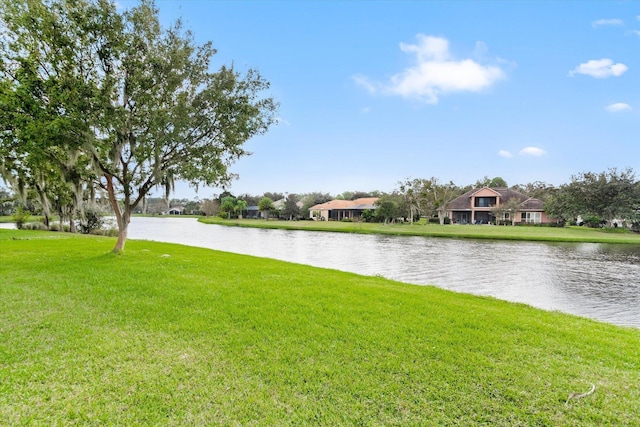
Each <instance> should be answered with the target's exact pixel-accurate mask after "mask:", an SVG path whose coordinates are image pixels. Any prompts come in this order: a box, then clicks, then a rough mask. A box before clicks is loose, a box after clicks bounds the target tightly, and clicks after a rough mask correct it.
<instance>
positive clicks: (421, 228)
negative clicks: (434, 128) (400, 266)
mask: <svg viewBox="0 0 640 427" xmlns="http://www.w3.org/2000/svg"><path fill="white" fill-rule="evenodd" d="M199 221H200V222H203V223H205V224H219V225H229V226H238V227H256V228H285V229H290V230H310V231H334V232H343V233H363V234H391V235H405V236H433V237H455V238H471V239H500V240H529V241H547V242H585V243H586V242H590V243H631V244H640V234H636V233H632V232H631V231H628V230H623V229H594V228H587V227H540V226H516V227H512V226H494V225H439V224H425V223H419V224H418V223H416V224H413V225H411V224H409V223H406V224H387V225H385V224H381V223H363V222H341V221H278V220H268V221H267V220H259V219H229V220H227V219H221V218H218V217H208V218H203V217H201V218H200V220H199Z"/></svg>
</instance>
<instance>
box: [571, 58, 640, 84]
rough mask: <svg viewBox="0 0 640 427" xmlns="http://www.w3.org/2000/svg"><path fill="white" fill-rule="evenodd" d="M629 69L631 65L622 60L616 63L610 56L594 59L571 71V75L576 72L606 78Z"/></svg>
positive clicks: (618, 74)
mask: <svg viewBox="0 0 640 427" xmlns="http://www.w3.org/2000/svg"><path fill="white" fill-rule="evenodd" d="M628 69H629V67H627V66H626V65H624V64H622V63H620V62H618V63H617V64H614V63H613V61H612V60H611V59H609V58H602V59H592V60H590V61H588V62H585V63H584V64H580V65H578V66H577V67H576V68H574V69H573V70H572V71H569V76H571V77H573V76H574V75H575V74H584V75H587V76H591V77H593V78H596V79H605V78H607V77H611V76H615V77H618V76H621V75H622V74H624V73H625V71H627V70H628Z"/></svg>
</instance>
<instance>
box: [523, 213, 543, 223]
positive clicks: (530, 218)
mask: <svg viewBox="0 0 640 427" xmlns="http://www.w3.org/2000/svg"><path fill="white" fill-rule="evenodd" d="M520 220H521V221H522V222H526V223H529V224H540V223H541V222H542V212H522V213H521V214H520Z"/></svg>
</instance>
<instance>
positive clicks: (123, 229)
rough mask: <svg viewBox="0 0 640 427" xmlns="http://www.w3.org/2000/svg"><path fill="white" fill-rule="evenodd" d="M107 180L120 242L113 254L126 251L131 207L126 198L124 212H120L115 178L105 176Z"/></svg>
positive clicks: (117, 243)
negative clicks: (114, 182) (125, 245)
mask: <svg viewBox="0 0 640 427" xmlns="http://www.w3.org/2000/svg"><path fill="white" fill-rule="evenodd" d="M104 176H105V178H106V179H107V194H108V195H109V203H111V207H112V208H113V212H114V214H115V216H116V222H117V223H118V240H117V241H116V245H115V247H114V248H113V250H112V252H115V253H120V252H122V251H123V250H124V244H125V243H126V241H127V233H128V230H129V222H131V211H130V206H129V200H128V197H125V201H124V207H123V210H120V205H118V200H117V199H116V192H115V188H114V186H113V176H111V175H108V174H105V175H104Z"/></svg>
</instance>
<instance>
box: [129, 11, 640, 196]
mask: <svg viewBox="0 0 640 427" xmlns="http://www.w3.org/2000/svg"><path fill="white" fill-rule="evenodd" d="M119 3H120V4H122V5H123V6H125V7H126V6H129V5H130V4H133V3H134V2H132V1H128V0H121V1H120V2H119ZM157 5H158V7H159V9H160V14H161V18H162V20H163V22H165V23H166V24H168V23H170V22H172V21H174V20H175V19H176V18H178V17H182V19H183V20H184V22H185V24H186V26H187V28H189V29H191V30H192V31H193V33H194V35H195V37H196V39H197V40H198V41H201V42H204V41H207V40H211V41H213V43H214V46H215V47H216V48H217V49H218V54H217V55H216V57H215V58H214V63H215V64H216V66H218V65H221V64H230V63H231V62H233V63H234V64H235V66H236V68H237V69H238V70H246V69H247V68H249V67H253V68H257V69H258V70H259V71H260V73H261V74H262V75H263V77H265V78H266V79H267V80H269V81H270V82H271V90H270V95H272V96H273V97H275V98H276V100H277V101H278V102H279V103H280V110H279V124H278V125H277V126H274V127H273V128H272V129H271V130H270V131H269V132H268V133H267V134H266V135H264V136H260V137H257V138H255V139H253V140H251V141H249V142H248V143H247V144H246V147H247V149H249V150H250V151H251V152H252V153H253V154H252V155H251V156H249V157H246V158H243V159H241V160H239V161H238V162H237V163H236V164H235V165H234V166H233V167H232V171H233V172H234V173H237V174H239V177H240V178H239V179H238V180H237V181H234V183H233V184H232V185H231V187H230V190H231V191H232V192H233V193H234V194H242V193H250V194H256V195H259V194H262V193H264V192H266V191H271V192H283V193H284V192H288V193H306V192H311V191H321V192H328V193H331V194H333V195H336V194H339V193H342V192H344V191H354V190H361V191H368V190H381V191H392V190H393V189H394V188H396V187H397V183H398V181H400V180H404V179H406V178H429V177H437V178H439V179H440V180H443V181H449V180H451V181H453V182H454V183H456V184H458V185H461V186H462V185H467V184H472V183H474V182H475V181H476V180H478V179H481V178H482V177H484V176H489V177H495V176H500V177H502V178H504V179H505V180H506V181H507V182H508V183H509V184H510V185H513V184H524V183H527V182H532V181H538V180H539V181H545V182H548V183H550V184H554V185H560V184H562V183H566V182H569V181H570V179H571V176H572V175H575V174H578V173H580V172H585V171H593V172H600V171H604V170H606V169H608V168H612V167H617V168H625V167H631V168H633V169H634V170H635V171H636V172H638V173H640V136H639V135H640V84H639V82H640V79H639V77H640V3H638V2H633V1H584V2H578V1H566V2H553V1H522V2H521V1H448V2H444V1H206V0H200V1H198V0H182V1H180V0H159V1H158V2H157ZM220 191H221V190H220V189H211V188H204V189H202V188H201V189H200V191H199V192H198V194H197V195H198V196H199V197H200V198H205V197H210V196H211V194H212V193H219V192H220ZM195 195H196V194H195V192H194V191H193V190H191V189H188V187H187V186H186V185H178V187H177V191H176V194H175V196H176V197H188V198H192V197H195Z"/></svg>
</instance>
